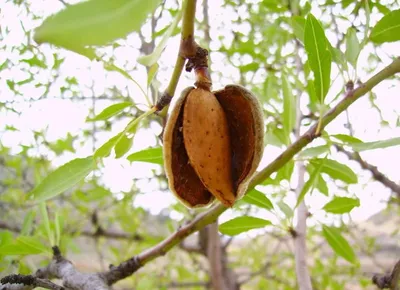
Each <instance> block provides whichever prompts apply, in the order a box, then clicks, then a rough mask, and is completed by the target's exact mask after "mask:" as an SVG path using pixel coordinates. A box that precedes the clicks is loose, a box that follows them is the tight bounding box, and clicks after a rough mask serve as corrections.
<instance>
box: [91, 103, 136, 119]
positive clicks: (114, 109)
mask: <svg viewBox="0 0 400 290" xmlns="http://www.w3.org/2000/svg"><path fill="white" fill-rule="evenodd" d="M130 106H132V103H131V102H123V103H118V104H113V105H111V106H109V107H107V108H105V109H104V110H103V111H101V112H100V113H99V114H98V115H96V116H95V117H94V118H92V119H88V121H100V120H101V121H103V120H107V119H110V118H111V117H114V116H115V115H118V114H119V113H120V112H122V111H123V110H124V109H125V108H128V107H130Z"/></svg>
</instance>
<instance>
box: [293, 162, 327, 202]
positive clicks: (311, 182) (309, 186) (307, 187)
mask: <svg viewBox="0 0 400 290" xmlns="http://www.w3.org/2000/svg"><path fill="white" fill-rule="evenodd" d="M322 160H325V159H322ZM324 164H325V163H324V162H323V161H322V162H321V163H320V164H319V165H318V166H317V167H315V169H314V170H313V171H312V173H311V174H310V178H309V179H308V180H307V182H306V183H305V184H304V186H303V188H302V189H301V192H300V194H299V197H298V198H297V202H296V206H295V208H296V207H298V206H299V204H300V203H301V202H302V201H303V199H304V197H305V196H306V194H307V193H308V192H309V191H311V192H312V191H313V189H314V187H315V185H316V182H317V180H318V177H319V176H321V169H322V167H323V166H324Z"/></svg>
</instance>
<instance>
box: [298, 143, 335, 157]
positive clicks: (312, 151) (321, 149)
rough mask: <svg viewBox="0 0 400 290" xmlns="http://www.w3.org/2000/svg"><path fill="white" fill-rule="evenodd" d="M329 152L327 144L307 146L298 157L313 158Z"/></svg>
mask: <svg viewBox="0 0 400 290" xmlns="http://www.w3.org/2000/svg"><path fill="white" fill-rule="evenodd" d="M327 152H329V146H328V145H321V146H316V147H311V148H307V149H305V150H303V151H301V152H300V153H299V156H298V157H299V158H313V157H317V156H319V155H321V154H324V153H327Z"/></svg>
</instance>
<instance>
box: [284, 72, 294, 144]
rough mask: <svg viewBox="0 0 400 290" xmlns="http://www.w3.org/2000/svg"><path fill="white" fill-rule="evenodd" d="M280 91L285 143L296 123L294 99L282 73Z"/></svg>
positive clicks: (290, 87)
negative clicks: (281, 94) (281, 93)
mask: <svg viewBox="0 0 400 290" xmlns="http://www.w3.org/2000/svg"><path fill="white" fill-rule="evenodd" d="M282 92H283V115H282V118H283V128H284V130H285V132H286V136H287V141H288V142H287V144H289V143H290V139H289V135H290V133H291V132H292V130H293V128H294V126H295V123H296V100H295V98H294V96H293V93H292V86H291V85H290V83H289V81H288V79H287V77H286V75H285V74H282Z"/></svg>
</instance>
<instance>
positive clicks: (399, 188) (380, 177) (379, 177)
mask: <svg viewBox="0 0 400 290" xmlns="http://www.w3.org/2000/svg"><path fill="white" fill-rule="evenodd" d="M335 147H336V150H337V151H339V152H342V153H344V154H345V155H346V156H347V157H348V158H349V159H351V160H354V161H357V162H358V163H359V164H360V166H361V168H363V169H365V170H368V171H370V172H371V174H372V176H373V177H374V179H375V180H376V181H379V182H380V183H382V184H383V185H384V186H386V187H387V188H389V189H391V190H392V191H393V192H394V193H396V195H397V198H398V199H399V201H400V185H398V184H396V183H395V182H394V181H392V180H390V179H389V178H388V177H387V176H386V175H384V174H383V173H382V172H380V171H379V170H378V168H377V167H376V166H374V165H371V164H369V163H368V162H366V161H364V160H363V159H362V158H361V156H360V154H358V153H351V152H349V151H347V150H345V149H344V148H343V147H341V146H339V145H335Z"/></svg>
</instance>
